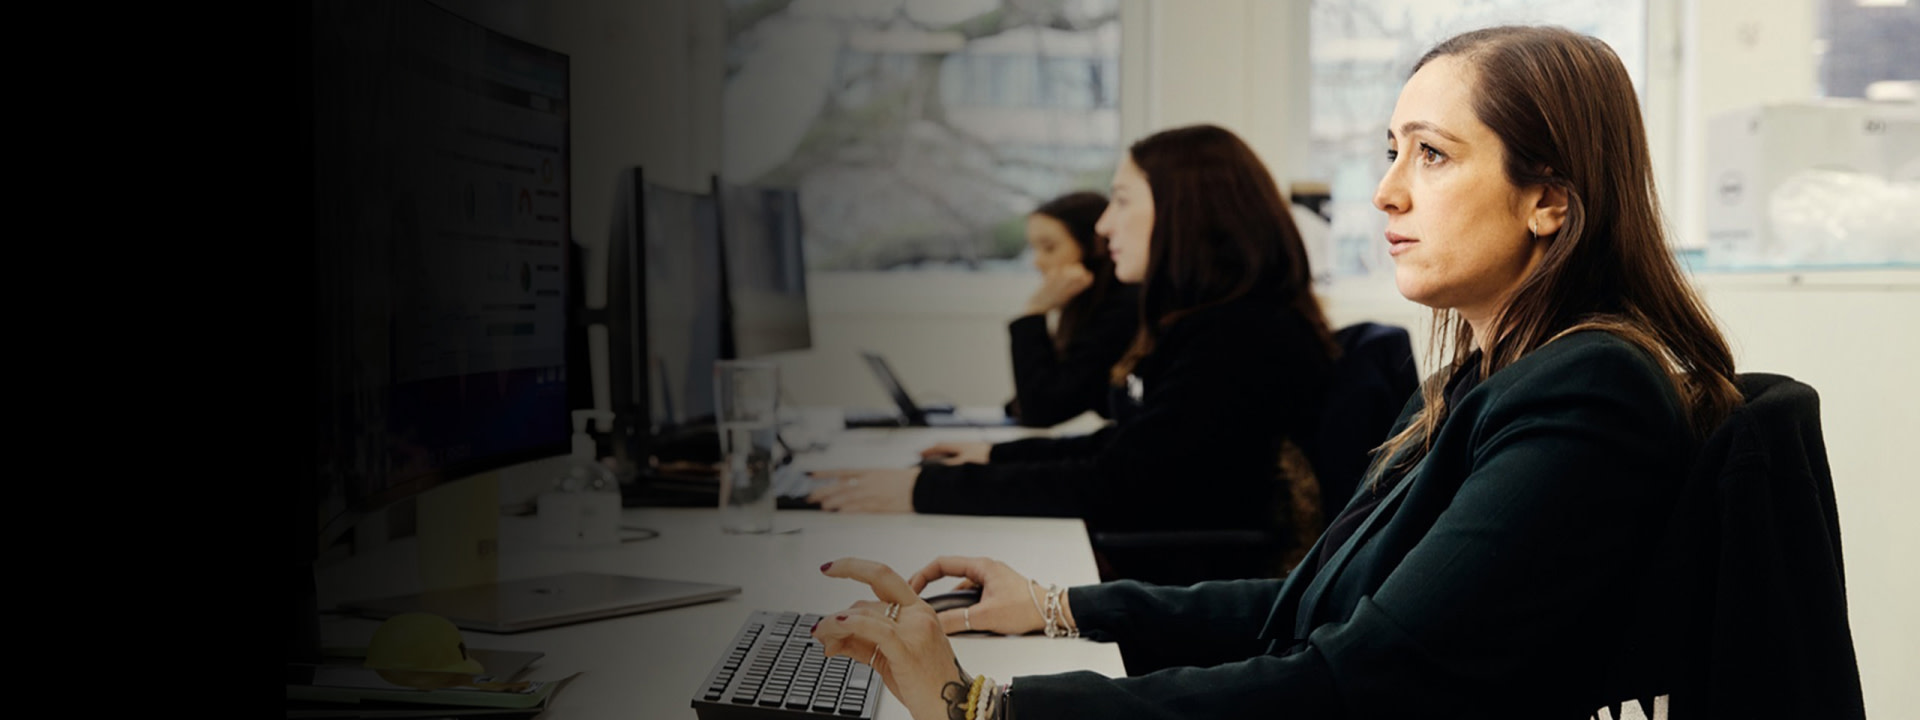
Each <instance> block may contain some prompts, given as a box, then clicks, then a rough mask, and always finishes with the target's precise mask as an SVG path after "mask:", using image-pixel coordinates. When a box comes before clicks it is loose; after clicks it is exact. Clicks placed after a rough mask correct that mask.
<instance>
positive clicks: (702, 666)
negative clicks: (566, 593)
mask: <svg viewBox="0 0 1920 720" xmlns="http://www.w3.org/2000/svg"><path fill="white" fill-rule="evenodd" d="M1004 432H1007V431H1002V430H992V431H970V430H963V431H959V434H960V435H965V434H966V433H982V434H988V435H991V434H995V433H1004ZM1013 432H1018V431H1013ZM936 436H937V437H940V438H946V439H958V438H956V432H955V431H954V430H951V429H942V430H937V431H929V430H888V431H879V432H876V433H873V434H868V433H867V432H866V431H860V432H858V433H848V434H847V435H843V436H841V437H839V438H837V439H836V440H835V442H834V445H833V448H834V449H833V450H832V451H830V452H829V453H823V454H822V456H821V457H820V458H817V459H820V460H827V461H831V462H838V458H846V459H859V458H861V457H864V456H869V453H871V454H872V455H871V457H876V458H892V459H897V458H895V457H894V455H895V454H896V453H897V452H898V450H899V449H900V448H907V449H908V450H909V451H911V450H913V449H917V448H919V447H922V446H924V444H925V443H926V442H928V441H929V440H930V439H932V438H934V437H936ZM982 439H987V438H985V437H983V438H982ZM849 441H851V442H849ZM809 464H810V465H813V466H815V467H822V466H821V465H814V464H813V461H812V460H809ZM889 464H894V463H889ZM898 464H904V462H901V463H898ZM623 520H624V524H626V525H628V526H635V527H644V528H649V529H652V530H657V531H659V532H660V537H658V538H655V539H652V540H645V541H640V542H631V543H625V544H622V545H619V546H616V547H607V548H600V549H586V550H556V549H543V548H540V547H537V546H534V545H533V544H532V543H531V541H530V538H531V537H532V535H533V532H532V531H533V524H532V522H531V521H530V520H529V519H525V518H503V519H502V522H501V538H500V546H501V556H500V578H501V579H503V580H511V579H517V578H524V577H534V576H539V575H550V574H556V573H562V572H570V571H597V572H608V573H621V574H628V575H642V576H651V577H662V578H670V579H678V580H691V581H698V582H713V583H723V584H728V585H738V586H740V588H741V593H740V595H738V596H735V597H732V598H728V599H726V600H723V601H720V602H714V603H706V604H703V605H695V606H691V607H683V608H675V609H670V610H662V611H658V612H651V613H641V614H638V615H628V616H625V617H619V618H612V619H607V620H599V621H594V622H588V623H582V624H578V625H571V626H565V627H559V628H552V629H548V630H541V631H535V632H528V633H521V634H515V635H493V634H488V633H478V632H468V633H466V634H465V638H466V642H467V644H468V645H469V646H471V647H479V648H489V649H502V650H537V651H540V652H544V653H546V656H545V657H544V658H542V659H541V660H540V662H539V663H537V664H535V665H534V666H533V668H532V669H531V670H529V671H528V673H527V675H526V677H529V678H532V679H539V680H547V679H558V678H561V677H565V676H567V675H570V674H573V673H575V672H583V673H584V674H583V675H582V676H581V677H579V678H578V679H577V680H575V681H574V682H573V683H572V684H571V685H569V686H568V687H567V688H566V690H565V691H564V692H563V693H562V694H561V695H560V697H559V698H558V699H557V700H556V701H555V702H554V704H553V706H552V710H551V711H550V712H549V713H548V715H547V717H549V718H552V720H582V719H593V718H619V719H620V720H631V719H632V718H692V717H694V716H695V714H694V711H693V708H692V707H691V705H690V702H691V700H692V698H693V694H694V691H695V690H696V689H697V688H698V686H699V684H700V683H701V682H702V681H703V680H705V678H706V673H707V671H708V670H709V669H711V667H712V665H713V662H714V661H715V660H717V659H718V658H719V657H720V654H721V652H722V651H723V650H724V649H725V648H726V646H727V643H728V642H730V641H731V640H732V638H733V634H734V633H735V631H737V630H739V628H740V624H741V623H742V622H743V621H745V619H746V617H747V614H748V613H749V612H751V611H754V610H795V611H803V612H830V611H834V610H839V609H842V608H845V607H847V606H848V605H850V604H852V603H853V602H854V601H856V600H862V599H870V598H871V595H870V594H869V593H868V592H867V589H866V588H865V586H862V585H860V584H858V583H856V582H853V581H850V580H838V579H833V578H828V577H825V576H823V575H821V574H820V571H819V568H820V565H821V564H822V563H825V562H828V561H831V560H835V559H837V558H841V557H847V556H859V557H865V558H868V559H872V560H878V561H880V562H884V563H887V564H888V565H891V566H892V567H893V568H894V569H895V570H896V571H898V572H900V573H901V574H902V575H907V574H910V573H912V572H913V571H915V570H918V569H919V568H920V567H921V566H922V565H924V564H926V563H927V562H929V561H931V560H932V559H933V558H934V557H936V556H939V555H955V554H964V555H983V556H988V557H995V558H999V559H1001V560H1005V561H1007V562H1009V563H1010V564H1012V565H1013V566H1014V567H1015V569H1018V570H1020V571H1021V572H1023V573H1025V574H1027V575H1029V576H1032V577H1034V578H1035V579H1038V580H1040V581H1041V582H1043V583H1055V584H1059V585H1061V586H1063V587H1064V586H1068V585H1082V584H1088V583H1094V582H1098V580H1099V573H1098V570H1097V569H1096V567H1095V565H1094V559H1093V552H1092V549H1091V548H1090V546H1089V545H1088V543H1087V535H1086V530H1085V527H1084V525H1083V524H1082V523H1081V522H1080V521H1079V520H1060V519H1045V518H979V517H960V516H944V515H838V514H831V513H822V512H814V511H800V510H796V511H781V512H780V513H779V514H778V515H777V516H776V518H775V521H774V524H775V528H774V529H775V531H776V534H773V535H757V536H755V535H727V534H724V533H722V532H720V530H719V522H718V513H717V511H715V510H706V509H641V508H636V509H629V510H627V511H625V513H624V514H623ZM791 530H798V532H784V531H791ZM386 550H387V552H388V554H389V555H391V556H393V557H392V558H391V562H389V563H387V564H385V565H383V568H384V572H383V573H380V574H377V575H376V574H373V573H366V572H363V571H357V570H355V569H353V568H352V567H348V566H349V565H351V563H343V564H342V565H339V566H334V567H331V568H323V569H322V570H321V572H320V573H319V575H318V581H319V583H320V602H321V607H329V606H330V605H331V604H332V603H334V602H336V601H339V600H342V599H347V598H351V597H366V596H372V595H377V594H392V593H398V592H412V591H415V590H417V589H418V579H417V578H418V575H417V574H411V573H414V572H416V571H414V570H413V569H412V564H413V561H412V558H411V556H412V555H413V552H412V548H411V546H410V545H408V544H407V543H404V542H401V543H395V544H393V545H390V546H389V547H388V548H386ZM373 559H377V558H369V560H373ZM357 561H358V559H357V560H356V562H357ZM382 578H384V580H383V579H382ZM409 581H411V583H412V586H411V587H408V586H407V585H406V584H407V583H408V582H409ZM952 582H953V581H943V582H942V583H938V584H936V585H935V586H933V587H932V588H930V589H929V592H930V593H931V592H937V591H941V590H945V589H946V588H947V587H948V585H950V584H951V583H952ZM375 627H377V623H376V622H374V621H370V620H360V619H353V618H342V617H335V616H329V617H326V618H323V620H322V623H321V639H322V642H323V644H327V645H364V644H365V643H366V641H367V639H368V638H369V637H371V636H372V634H373V630H374V628H375ZM954 648H955V651H956V652H957V653H958V655H959V659H960V661H961V662H962V663H963V664H964V665H965V666H966V668H967V670H968V672H974V673H985V674H988V675H992V676H994V677H996V678H1000V679H1003V680H1005V679H1011V678H1012V677H1014V676H1016V675H1032V674H1043V673H1052V672H1065V671H1069V670H1083V669H1084V670H1093V671H1096V672H1100V673H1104V674H1107V675H1110V676H1120V675H1124V674H1125V669H1124V667H1123V666H1122V664H1121V661H1120V653H1119V649H1118V647H1117V646H1115V645H1112V644H1101V643H1094V642H1090V641H1086V640H1064V639H1059V640H1055V639H1047V638H1044V637H1038V636H1032V637H1020V638H1003V637H971V636H969V637H956V638H954ZM879 717H880V718H905V717H906V714H905V712H904V709H903V708H902V707H901V706H900V704H899V702H898V701H897V700H895V699H894V698H893V697H891V696H888V697H886V698H883V699H882V701H881V703H880V708H879Z"/></svg>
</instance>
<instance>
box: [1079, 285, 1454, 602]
mask: <svg viewBox="0 0 1920 720" xmlns="http://www.w3.org/2000/svg"><path fill="white" fill-rule="evenodd" d="M1334 342H1335V343H1336V344H1338V345H1339V346H1340V357H1339V358H1338V359H1337V360H1336V361H1335V362H1334V365H1333V368H1332V369H1331V371H1330V373H1329V375H1328V380H1327V386H1326V393H1325V395H1324V400H1323V403H1322V407H1323V409H1322V411H1321V414H1320V422H1319V424H1318V425H1317V426H1316V428H1315V432H1314V433H1313V434H1312V435H1311V436H1310V437H1306V438H1300V440H1303V441H1304V442H1300V443H1297V444H1296V443H1293V442H1291V441H1290V442H1289V443H1288V447H1287V449H1286V450H1285V451H1283V452H1282V455H1281V457H1280V458H1279V459H1278V461H1277V462H1276V472H1275V475H1276V482H1275V488H1274V491H1275V492H1274V497H1273V509H1272V511H1271V513H1270V516H1271V517H1272V519H1273V523H1272V525H1271V526H1270V527H1267V528H1259V529H1221V530H1175V531H1126V532H1112V531H1101V532H1095V533H1092V535H1091V540H1092V543H1093V547H1094V552H1095V554H1096V556H1097V557H1098V558H1099V560H1100V563H1101V577H1102V579H1103V580H1118V579H1133V580H1141V581H1144V582H1150V583H1156V584H1162V585H1191V584H1193V583H1196V582H1201V581H1204V580H1223V579H1235V578H1253V577H1280V576H1281V575H1284V574H1285V573H1287V572H1288V571H1291V570H1292V569H1293V566H1294V565H1295V564H1297V563H1298V562H1299V560H1300V557H1301V555H1303V554H1304V553H1305V552H1306V550H1307V548H1308V547H1309V546H1311V545H1312V544H1313V542H1314V541H1315V540H1316V539H1318V538H1319V536H1320V532H1321V531H1322V530H1323V529H1324V528H1325V526H1326V518H1328V517H1331V516H1332V515H1333V514H1334V513H1337V512H1338V511H1339V510H1340V509H1341V508H1342V507H1345V505H1346V503H1347V501H1348V500H1349V499H1350V498H1351V497H1352V496H1353V493H1354V490H1355V489H1356V488H1357V487H1358V485H1359V482H1360V476H1361V475H1362V474H1363V473H1364V472H1365V471H1366V468H1367V463H1368V462H1369V461H1370V460H1371V453H1372V451H1373V449H1374V448H1375V447H1377V446H1379V445H1380V443H1382V442H1384V441H1385V440H1386V437H1387V431H1388V430H1389V429H1391V428H1392V426H1393V421H1394V420H1395V419H1396V418H1398V417H1399V415H1400V411H1401V409H1402V407H1403V406H1404V405H1405V404H1406V402H1407V399H1408V398H1409V397H1411V396H1412V395H1413V393H1414V390H1415V389H1416V388H1418V386H1419V377H1418V375H1417V373H1416V372H1415V369H1414V363H1413V343H1412V342H1411V340H1410V339H1409V337H1408V335H1407V331H1406V330H1405V329H1402V328H1399V327H1394V326H1391V325H1381V324H1378V323H1371V322H1366V323H1359V324H1355V325H1350V326H1347V327H1344V328H1341V329H1340V330H1339V331H1337V332H1335V333H1334Z"/></svg>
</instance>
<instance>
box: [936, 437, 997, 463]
mask: <svg viewBox="0 0 1920 720" xmlns="http://www.w3.org/2000/svg"><path fill="white" fill-rule="evenodd" d="M992 454H993V443H983V442H943V443H937V444H935V445H934V446H933V447H930V448H927V449H925V450H921V451H920V457H922V458H926V459H928V460H939V461H941V462H944V463H946V464H948V465H965V464H967V463H976V464H981V465H985V464H986V463H987V458H988V457H989V456H991V455H992Z"/></svg>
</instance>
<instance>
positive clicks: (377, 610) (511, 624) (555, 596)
mask: <svg viewBox="0 0 1920 720" xmlns="http://www.w3.org/2000/svg"><path fill="white" fill-rule="evenodd" d="M738 594H740V588H738V587H735V586H732V585H712V584H708V583H694V582H681V581H678V580H659V579H655V578H641V577H629V576H626V575H607V574H602V573H587V572H582V573H569V574H564V575H552V576H547V577H538V578H529V579H526V580H508V581H504V582H499V583H493V584H489V585H476V586H472V587H464V588H455V589H452V590H439V591H434V592H426V593H420V594H417V595H401V596H396V597H388V598H378V599H374V600H359V601H354V602H350V603H343V604H342V605H341V607H342V608H343V609H345V610H347V611H349V612H354V613H358V614H361V615H366V616H370V617H375V618H387V617H392V616H394V615H398V614H400V613H408V612H429V613H433V614H435V615H439V616H441V617H444V618H446V619H448V620H450V621H452V622H453V624H454V625H455V626H458V627H460V628H463V629H466V630H479V631H482V632H491V633H517V632H522V631H526V630H537V629H540V628H548V627H554V626H556V625H567V624H571V623H577V622H585V621H588V620H599V619H602V618H610V617H617V616H620V615H631V614H634V613H641V612H648V611H651V610H664V609H667V608H675V607H681V606H683V605H693V604H696V603H703V602H708V601H712V600H719V599H721V598H724V597H728V596H731V595H738Z"/></svg>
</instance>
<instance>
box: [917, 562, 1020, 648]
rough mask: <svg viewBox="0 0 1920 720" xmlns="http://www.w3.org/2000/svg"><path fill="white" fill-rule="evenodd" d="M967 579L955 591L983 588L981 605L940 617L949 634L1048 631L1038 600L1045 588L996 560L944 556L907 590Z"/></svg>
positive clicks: (1009, 633)
mask: <svg viewBox="0 0 1920 720" xmlns="http://www.w3.org/2000/svg"><path fill="white" fill-rule="evenodd" d="M949 577H957V578H965V579H964V580H961V581H960V584H959V585H958V586H956V587H955V588H954V589H955V590H964V589H967V588H976V587H977V588H980V602H978V603H975V604H974V605H973V606H972V607H969V608H961V609H954V610H947V611H945V612H942V613H940V616H939V617H940V628H941V629H942V630H945V631H946V632H947V634H949V635H951V634H953V633H960V632H967V631H969V630H984V631H987V632H993V633H999V634H1001V635H1025V634H1027V633H1031V632H1039V631H1040V630H1041V629H1042V628H1044V627H1046V621H1045V619H1044V618H1042V617H1041V615H1040V608H1039V607H1038V604H1037V602H1036V600H1035V598H1038V597H1040V596H1039V594H1038V593H1039V592H1040V590H1041V588H1035V587H1033V583H1032V581H1030V580H1028V579H1027V578H1026V576H1024V575H1021V574H1020V573H1018V572H1015V571H1014V569H1013V568H1011V567H1008V566H1007V564H1006V563H1003V562H1000V561H999V560H995V559H993V558H983V557H954V556H942V557H939V558H935V559H934V561H933V562H931V563H928V564H927V566H926V567H923V568H920V572H917V573H914V574H913V576H912V577H909V578H907V587H908V589H910V590H912V591H913V592H914V593H916V594H918V593H923V592H925V591H926V589H927V584H928V583H931V582H933V581H935V580H939V579H940V578H949Z"/></svg>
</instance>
